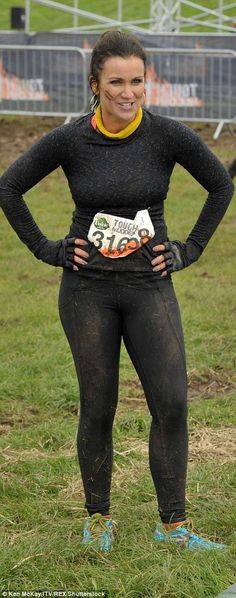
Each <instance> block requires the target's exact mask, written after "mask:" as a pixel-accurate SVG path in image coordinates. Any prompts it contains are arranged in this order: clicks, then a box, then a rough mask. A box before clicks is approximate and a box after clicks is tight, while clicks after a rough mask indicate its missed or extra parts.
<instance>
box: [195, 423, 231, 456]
mask: <svg viewBox="0 0 236 598" xmlns="http://www.w3.org/2000/svg"><path fill="white" fill-rule="evenodd" d="M189 461H201V462H203V461H217V462H220V463H225V462H228V461H230V462H231V463H232V462H233V463H234V462H236V435H235V427H234V426H229V427H226V428H220V429H217V430H214V429H212V428H207V427H206V428H199V429H196V430H193V431H192V432H191V433H190V436H189Z"/></svg>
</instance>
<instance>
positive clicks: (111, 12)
mask: <svg viewBox="0 0 236 598" xmlns="http://www.w3.org/2000/svg"><path fill="white" fill-rule="evenodd" d="M61 3H62V4H66V5H68V6H70V7H72V6H74V2H73V0H63V1H62V2H61ZM197 4H199V5H201V6H203V7H205V8H206V7H207V8H210V9H212V10H214V9H216V8H217V7H218V6H219V0H208V1H207V2H206V1H205V0H197ZM223 4H224V5H225V6H227V5H229V4H230V3H229V2H228V0H224V2H223ZM12 6H23V7H24V6H25V2H24V0H17V2H15V1H14V0H1V8H0V29H10V9H11V7H12ZM79 8H80V9H81V10H85V11H89V12H94V13H96V14H101V15H103V16H105V17H109V18H112V19H116V18H117V14H118V0H110V1H109V2H107V1H106V0H89V2H88V1H87V0H79ZM196 12H198V11H196V9H194V7H191V6H184V7H182V9H181V15H182V16H183V17H190V16H192V15H196ZM149 13H150V1H149V0H140V1H139V2H136V0H123V2H122V20H123V21H129V20H133V19H136V20H138V19H148V18H149ZM30 14H31V18H30V23H31V31H48V30H49V29H60V28H62V27H72V26H73V16H72V15H68V14H66V13H64V12H62V11H59V10H54V9H51V8H46V7H43V6H40V5H37V4H35V3H34V2H33V1H32V2H31V8H30ZM226 14H227V16H232V17H234V20H235V9H234V8H229V9H228V10H227V12H226ZM207 18H208V17H207ZM91 24H95V22H92V21H91V20H88V19H85V18H84V17H79V25H80V26H85V25H86V26H87V25H91ZM146 26H148V25H146ZM197 29H199V27H198V28H197V27H195V30H197ZM204 29H205V31H206V28H204Z"/></svg>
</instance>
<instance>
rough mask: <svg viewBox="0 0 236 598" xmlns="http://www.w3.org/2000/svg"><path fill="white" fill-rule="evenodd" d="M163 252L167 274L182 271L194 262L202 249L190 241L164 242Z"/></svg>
mask: <svg viewBox="0 0 236 598" xmlns="http://www.w3.org/2000/svg"><path fill="white" fill-rule="evenodd" d="M163 245H164V246H165V251H162V252H161V253H162V254H163V255H164V256H165V262H166V270H167V272H169V273H171V272H176V271H177V270H183V268H187V266H190V265H191V264H193V262H196V261H197V260H198V258H199V257H200V255H201V253H202V251H203V249H202V247H200V245H197V243H195V242H194V241H191V240H190V239H189V240H188V241H186V243H182V242H181V241H165V242H164V243H163Z"/></svg>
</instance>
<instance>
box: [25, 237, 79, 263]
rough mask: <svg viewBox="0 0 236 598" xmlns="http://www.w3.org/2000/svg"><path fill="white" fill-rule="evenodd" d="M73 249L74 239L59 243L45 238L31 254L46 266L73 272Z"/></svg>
mask: <svg viewBox="0 0 236 598" xmlns="http://www.w3.org/2000/svg"><path fill="white" fill-rule="evenodd" d="M75 247H76V245H75V237H70V238H65V239H60V240H59V241H49V240H48V239H46V238H45V239H44V240H42V241H41V243H40V245H39V247H38V248H37V250H36V251H34V252H33V253H34V255H35V257H36V258H37V259H38V260H42V261H43V262H45V263H46V264H50V265H51V266H62V267H63V268H69V269H70V270H73V265H74V248H75Z"/></svg>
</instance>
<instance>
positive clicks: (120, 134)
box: [95, 106, 143, 139]
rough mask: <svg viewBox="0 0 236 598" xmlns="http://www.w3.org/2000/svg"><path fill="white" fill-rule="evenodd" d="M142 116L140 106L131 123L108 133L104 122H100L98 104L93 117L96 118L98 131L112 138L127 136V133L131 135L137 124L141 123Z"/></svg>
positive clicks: (100, 114) (100, 116) (100, 112)
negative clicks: (119, 129)
mask: <svg viewBox="0 0 236 598" xmlns="http://www.w3.org/2000/svg"><path fill="white" fill-rule="evenodd" d="M142 117H143V111H142V108H141V106H140V107H139V109H138V112H137V114H136V116H135V119H134V120H132V122H131V123H129V125H127V127H125V129H122V130H121V131H119V132H118V133H110V131H107V129H105V127H104V124H103V122H102V111H101V106H98V107H97V109H96V112H95V119H96V125H97V128H98V129H99V131H100V132H101V133H103V135H106V137H111V138H112V139H124V138H125V137H129V135H131V134H132V133H134V131H135V130H136V129H137V128H138V126H139V125H140V123H141V120H142Z"/></svg>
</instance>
